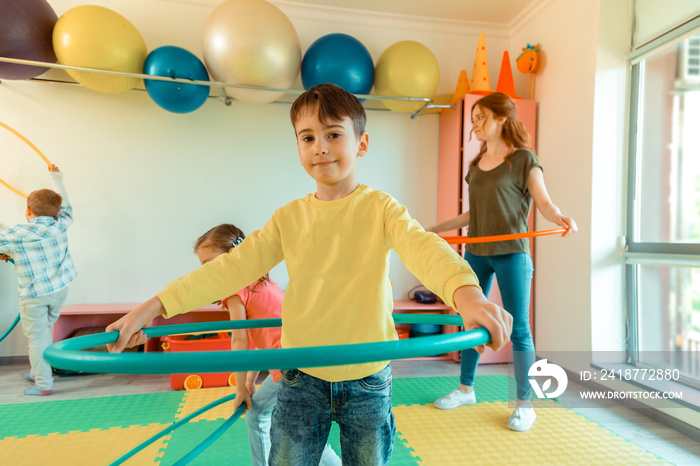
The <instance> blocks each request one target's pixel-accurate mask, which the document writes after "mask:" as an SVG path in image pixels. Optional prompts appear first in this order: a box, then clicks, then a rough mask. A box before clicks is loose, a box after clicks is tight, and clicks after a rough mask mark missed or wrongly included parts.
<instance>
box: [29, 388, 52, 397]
mask: <svg viewBox="0 0 700 466" xmlns="http://www.w3.org/2000/svg"><path fill="white" fill-rule="evenodd" d="M52 393H53V390H39V389H38V388H36V387H32V388H28V389H26V390H25V391H24V394H25V395H30V396H49V395H50V394H52Z"/></svg>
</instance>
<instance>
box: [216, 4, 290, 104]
mask: <svg viewBox="0 0 700 466" xmlns="http://www.w3.org/2000/svg"><path fill="white" fill-rule="evenodd" d="M202 54H203V56H204V63H205V64H206V66H207V69H208V70H209V73H210V74H211V76H212V77H213V79H214V80H215V81H221V82H225V83H230V84H243V85H247V86H259V87H271V88H278V89H291V88H292V86H293V85H294V82H295V81H296V79H297V76H298V75H299V70H300V69H301V44H300V42H299V35H298V34H297V31H296V29H294V25H292V22H291V21H290V20H289V18H287V16H286V15H285V14H284V13H283V12H282V11H281V10H280V9H279V8H277V7H276V6H274V5H273V4H271V3H269V2H266V1H265V0H226V1H225V2H224V3H222V4H221V5H219V6H218V7H216V8H215V9H214V11H213V12H212V13H211V15H210V16H209V18H208V19H207V22H206V23H205V25H204V34H203V43H202ZM226 93H227V94H229V95H230V96H232V97H234V98H235V99H237V100H241V101H244V102H251V103H267V102H272V101H273V100H276V99H278V98H279V97H281V96H282V95H283V94H284V93H281V92H270V91H258V90H251V89H243V88H235V87H226Z"/></svg>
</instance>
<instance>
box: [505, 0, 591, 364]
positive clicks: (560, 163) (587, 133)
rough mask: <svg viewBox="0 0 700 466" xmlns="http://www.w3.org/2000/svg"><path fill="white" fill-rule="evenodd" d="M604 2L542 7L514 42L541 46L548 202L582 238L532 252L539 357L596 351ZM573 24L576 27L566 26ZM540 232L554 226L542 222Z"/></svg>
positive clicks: (540, 148) (538, 86) (559, 1)
mask: <svg viewBox="0 0 700 466" xmlns="http://www.w3.org/2000/svg"><path fill="white" fill-rule="evenodd" d="M598 15H599V2H598V1H596V2H571V1H566V0H552V1H549V2H545V5H544V7H543V8H542V9H541V10H540V11H539V12H538V15H537V16H535V17H533V18H531V19H530V21H529V22H527V23H526V24H523V25H522V26H521V27H520V28H519V29H518V30H517V31H514V34H513V36H512V37H511V50H519V48H520V47H523V46H524V44H526V43H531V44H532V43H536V42H539V43H540V44H541V55H542V59H543V65H542V68H541V71H540V72H538V74H537V76H536V81H535V100H537V101H538V135H537V152H538V155H539V157H540V161H541V162H542V165H543V167H544V179H545V183H546V185H547V189H548V191H549V194H550V196H551V197H552V200H553V201H554V203H555V204H557V205H558V206H559V207H560V209H561V210H562V213H563V214H564V215H567V216H569V217H573V218H574V219H575V220H576V222H577V223H578V227H579V233H578V234H576V235H574V236H571V237H568V238H564V239H562V238H558V237H544V238H540V239H538V240H537V247H536V251H535V310H536V312H535V343H536V347H537V349H538V351H555V350H556V351H574V350H575V351H587V350H590V349H591V333H592V328H591V311H590V309H591V220H590V219H591V196H592V184H593V179H592V163H593V162H592V156H593V137H592V136H593V111H594V108H593V102H594V84H595V67H596V50H597V41H598V39H597V36H598ZM564 18H566V19H572V18H576V20H575V21H569V20H563V19H564ZM536 228H537V229H538V230H540V229H548V228H554V226H553V225H552V224H550V223H548V222H547V221H546V220H544V218H543V217H542V216H541V215H538V218H537V220H536Z"/></svg>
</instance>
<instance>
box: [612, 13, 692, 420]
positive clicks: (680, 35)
mask: <svg viewBox="0 0 700 466" xmlns="http://www.w3.org/2000/svg"><path fill="white" fill-rule="evenodd" d="M696 34H700V15H699V16H696V17H694V18H692V19H689V20H688V21H687V22H685V23H683V24H681V25H679V26H678V27H677V28H675V29H674V30H672V31H668V32H666V33H664V34H663V35H661V36H659V37H657V38H655V39H654V40H651V41H649V42H647V43H646V44H643V45H642V46H640V47H639V48H637V49H636V50H635V51H633V52H632V53H631V54H630V55H629V56H628V62H629V67H630V88H629V97H630V100H629V113H628V115H629V126H628V143H627V144H628V147H627V154H628V156H627V158H628V163H627V196H626V201H625V204H626V205H625V208H624V209H625V212H626V222H625V250H624V252H623V254H622V260H623V263H624V273H625V280H624V283H625V298H626V307H627V309H626V313H627V322H628V338H627V348H626V352H627V362H628V364H632V365H634V366H635V367H640V368H651V366H647V365H645V364H643V363H640V362H639V333H638V325H639V317H638V310H639V299H638V296H639V293H638V290H639V272H638V268H639V266H642V265H662V266H672V267H696V268H700V241H698V242H697V243H660V242H643V241H637V240H636V239H635V238H636V237H639V234H638V233H639V232H638V227H637V224H636V223H637V221H638V215H639V209H638V205H637V203H638V202H639V201H638V198H639V196H638V194H639V186H638V182H639V179H638V175H639V173H638V166H639V157H640V153H639V151H638V148H640V147H641V143H640V141H641V134H640V133H639V127H640V122H641V120H640V118H641V117H643V108H642V106H643V102H641V92H642V91H643V90H644V82H643V79H644V60H645V59H647V58H651V57H653V56H656V55H657V54H660V53H662V52H663V51H665V50H667V49H668V48H670V47H674V46H676V45H677V44H678V43H680V42H681V41H683V40H685V39H686V38H688V37H691V36H694V35H696ZM681 383H683V384H684V385H687V386H690V387H693V388H696V389H700V380H696V379H690V378H688V377H682V379H681ZM698 408H699V407H695V409H698Z"/></svg>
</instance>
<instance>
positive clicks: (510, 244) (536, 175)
mask: <svg viewBox="0 0 700 466" xmlns="http://www.w3.org/2000/svg"><path fill="white" fill-rule="evenodd" d="M472 131H473V133H474V135H475V136H476V138H477V139H478V140H479V141H481V150H480V151H479V154H478V155H477V156H476V158H475V159H474V161H473V162H472V163H471V165H470V167H469V171H468V173H467V176H466V178H465V180H466V182H467V183H468V185H469V210H468V211H467V212H464V213H463V214H461V215H459V216H457V217H455V218H453V219H450V220H446V221H444V222H442V223H440V224H438V225H435V226H433V227H431V228H428V230H429V231H433V232H435V233H439V232H442V231H447V230H454V229H457V228H463V227H466V226H468V227H469V230H468V233H467V236H469V237H481V236H493V235H503V234H509V233H524V232H527V231H528V226H527V219H528V216H529V214H530V206H531V204H532V200H533V199H534V201H535V206H536V207H537V209H539V211H540V212H541V213H542V215H543V216H544V218H546V219H547V220H548V221H550V222H552V223H556V224H557V225H559V226H560V227H562V228H566V233H564V235H563V236H568V235H570V234H572V233H574V232H576V231H577V227H576V222H575V221H574V219H572V218H569V217H564V216H563V215H562V214H561V212H560V211H559V208H558V207H557V206H556V205H554V204H553V203H552V200H551V199H550V197H549V194H548V193H547V188H546V187H545V184H544V177H543V173H542V166H541V165H540V162H539V160H538V159H537V156H536V155H535V153H534V152H532V151H531V150H529V149H527V147H530V135H529V134H528V132H527V130H526V129H525V125H523V124H522V122H520V121H518V120H517V118H516V109H515V102H514V101H513V99H511V98H510V97H508V96H507V95H505V94H503V93H500V92H495V93H493V94H489V95H487V96H485V97H483V98H481V99H479V100H478V101H477V102H476V103H474V105H473V106H472ZM464 258H465V259H466V260H467V261H468V262H469V265H471V267H472V269H474V272H475V273H476V275H477V277H478V278H479V284H480V285H481V287H482V289H483V291H484V294H486V295H487V296H488V294H489V291H490V288H491V284H492V283H493V277H494V275H495V276H496V277H497V279H498V285H499V288H500V291H501V297H502V299H503V307H504V308H505V309H506V310H507V311H508V312H510V313H511V314H512V315H513V333H512V334H511V341H512V342H513V363H514V369H515V378H516V383H517V386H518V390H517V396H518V402H517V407H516V408H515V411H514V412H513V414H512V415H511V416H510V419H509V420H508V428H509V429H511V430H516V431H526V430H529V429H530V428H531V427H532V424H533V423H534V422H535V418H536V415H535V410H534V408H533V407H532V402H531V401H530V383H529V381H528V375H527V373H528V370H529V368H530V366H531V365H532V364H533V363H534V362H535V346H534V344H533V341H532V333H531V331H530V319H529V309H530V284H531V281H532V273H533V267H532V258H531V257H530V253H529V244H528V240H527V239H520V240H509V241H498V242H489V243H473V244H467V245H466V250H465V253H464ZM478 362H479V353H477V352H476V351H475V350H473V349H468V350H464V351H462V367H461V376H460V386H459V388H458V389H457V390H453V391H452V392H450V393H449V394H448V395H446V396H444V397H442V398H440V399H438V400H437V401H436V402H435V407H437V408H439V409H453V408H456V407H458V406H464V405H471V404H475V403H476V396H475V394H474V390H473V385H474V377H475V374H476V366H477V364H478Z"/></svg>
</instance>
